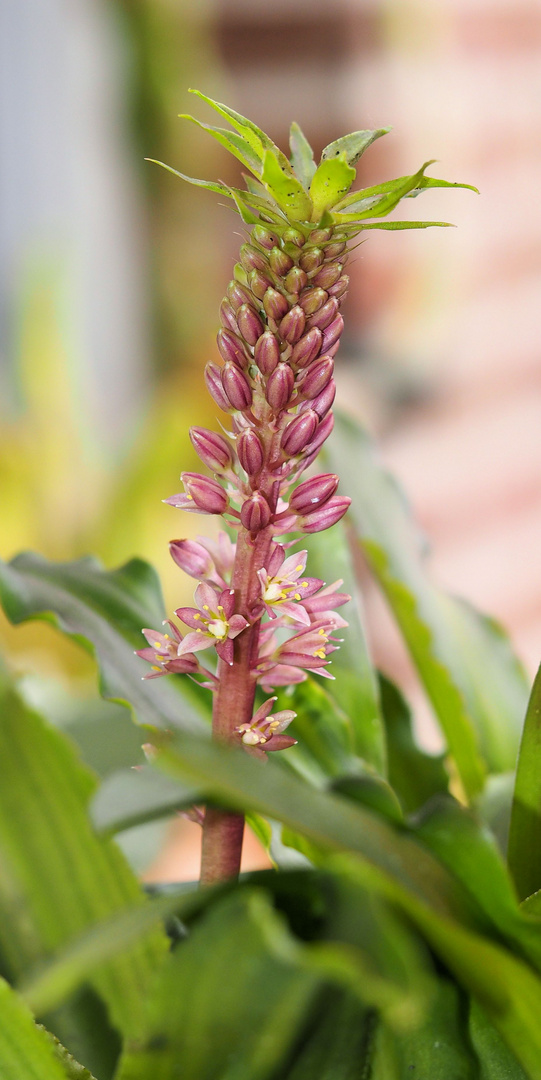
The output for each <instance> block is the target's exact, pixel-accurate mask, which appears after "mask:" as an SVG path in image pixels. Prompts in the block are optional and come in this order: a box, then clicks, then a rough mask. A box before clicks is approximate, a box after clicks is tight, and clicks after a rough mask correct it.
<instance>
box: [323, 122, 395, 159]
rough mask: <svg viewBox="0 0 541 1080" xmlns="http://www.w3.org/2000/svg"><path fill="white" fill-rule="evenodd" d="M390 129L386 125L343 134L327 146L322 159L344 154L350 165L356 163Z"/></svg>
mask: <svg viewBox="0 0 541 1080" xmlns="http://www.w3.org/2000/svg"><path fill="white" fill-rule="evenodd" d="M390 130H391V128H389V127H386V128H377V130H375V131H352V132H351V134H350V135H342V137H341V138H340V139H335V140H334V142H331V143H329V145H328V146H326V147H325V149H324V150H323V153H322V155H321V160H322V161H328V159H329V158H335V157H342V156H343V157H344V160H345V161H347V163H348V165H356V164H357V162H358V160H359V158H360V157H361V156H362V155H363V154H364V152H365V150H367V149H368V147H369V146H371V145H372V143H373V142H375V140H376V139H379V138H380V137H381V136H382V135H387V134H388V132H389V131H390Z"/></svg>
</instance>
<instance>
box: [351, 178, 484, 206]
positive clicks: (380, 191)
mask: <svg viewBox="0 0 541 1080" xmlns="http://www.w3.org/2000/svg"><path fill="white" fill-rule="evenodd" d="M408 179H409V178H408V177H407V176H398V177H397V178H396V180H384V181H383V183H382V184H373V185H372V187H367V188H362V190H361V191H353V192H352V193H351V195H347V196H346V198H345V199H342V200H341V201H340V202H339V203H337V204H336V207H335V210H336V211H337V212H342V210H344V209H345V208H346V207H349V209H350V210H352V211H353V210H355V209H357V200H358V201H359V202H361V201H363V200H364V199H366V198H368V197H369V196H375V195H387V194H388V193H389V192H392V191H396V190H397V189H398V188H399V187H401V186H402V184H403V183H405V181H406V180H408ZM440 187H441V188H466V189H467V190H468V191H474V192H475V193H476V195H478V194H479V190H478V188H476V187H474V186H473V184H459V183H456V182H454V181H451V180H439V179H438V178H437V177H435V176H422V177H421V179H420V181H419V184H418V186H417V187H416V188H412V190H411V191H409V192H408V193H407V195H406V196H404V197H405V198H408V199H412V198H416V196H417V195H420V194H421V192H422V191H428V190H429V188H440Z"/></svg>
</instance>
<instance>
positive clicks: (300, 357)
mask: <svg viewBox="0 0 541 1080" xmlns="http://www.w3.org/2000/svg"><path fill="white" fill-rule="evenodd" d="M322 341H323V333H322V331H321V330H318V328H317V326H314V327H312V329H311V330H308V332H307V333H306V334H304V335H303V337H301V339H300V340H299V341H298V342H297V344H296V345H294V346H293V352H292V353H291V363H292V364H293V365H294V366H295V367H298V368H305V367H308V365H309V364H311V363H312V361H313V360H315V359H316V356H319V353H320V350H321V342H322Z"/></svg>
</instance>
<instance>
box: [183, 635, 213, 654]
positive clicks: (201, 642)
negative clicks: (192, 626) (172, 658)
mask: <svg viewBox="0 0 541 1080" xmlns="http://www.w3.org/2000/svg"><path fill="white" fill-rule="evenodd" d="M214 641H215V638H213V637H212V636H211V635H210V634H204V633H202V632H201V631H197V630H194V631H193V633H191V634H186V637H185V638H184V639H183V640H182V641H181V643H180V645H179V647H178V650H177V656H185V655H186V653H189V652H200V651H201V649H208V648H210V646H211V645H213V644H214Z"/></svg>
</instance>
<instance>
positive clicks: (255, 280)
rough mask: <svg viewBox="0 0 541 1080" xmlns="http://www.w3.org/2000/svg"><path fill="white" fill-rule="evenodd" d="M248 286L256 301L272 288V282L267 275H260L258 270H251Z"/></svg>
mask: <svg viewBox="0 0 541 1080" xmlns="http://www.w3.org/2000/svg"><path fill="white" fill-rule="evenodd" d="M248 285H249V286H250V289H251V290H252V292H253V294H254V296H255V297H257V299H258V300H262V299H263V297H264V295H265V293H266V291H267V289H270V288H272V281H271V278H270V277H268V275H267V274H263V273H261V271H260V270H252V273H251V274H248Z"/></svg>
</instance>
